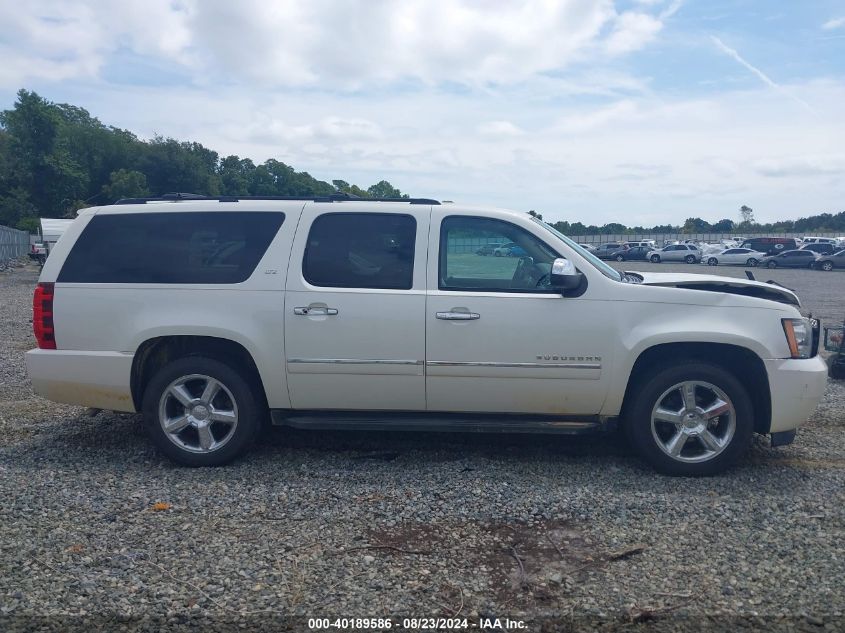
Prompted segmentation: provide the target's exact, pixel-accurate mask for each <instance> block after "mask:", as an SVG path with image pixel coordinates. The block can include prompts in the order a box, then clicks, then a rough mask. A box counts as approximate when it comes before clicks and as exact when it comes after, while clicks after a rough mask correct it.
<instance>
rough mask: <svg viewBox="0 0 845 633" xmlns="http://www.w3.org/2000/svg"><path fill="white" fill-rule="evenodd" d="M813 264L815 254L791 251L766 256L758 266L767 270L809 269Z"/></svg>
mask: <svg viewBox="0 0 845 633" xmlns="http://www.w3.org/2000/svg"><path fill="white" fill-rule="evenodd" d="M815 263H816V253H814V252H813V251H801V250H793V251H786V252H785V253H780V254H779V255H766V256H765V257H764V258H763V259H761V260H760V263H759V264H758V265H759V266H766V267H767V268H810V267H811V266H812V265H814V264H815Z"/></svg>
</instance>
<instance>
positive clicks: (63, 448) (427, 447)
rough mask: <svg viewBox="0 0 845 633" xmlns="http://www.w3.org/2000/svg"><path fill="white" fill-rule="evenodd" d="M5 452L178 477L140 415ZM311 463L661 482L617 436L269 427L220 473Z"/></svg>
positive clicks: (87, 420)
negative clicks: (487, 468)
mask: <svg viewBox="0 0 845 633" xmlns="http://www.w3.org/2000/svg"><path fill="white" fill-rule="evenodd" d="M783 450H784V449H778V450H774V449H771V448H770V447H769V446H768V441H767V440H764V439H762V438H755V440H754V442H753V446H752V448H751V450H750V452H749V455H747V456H746V457H745V458H744V459H742V460H741V461H740V464H739V465H738V466H737V467H735V468H734V469H732V470H731V471H729V472H728V473H726V474H725V475H723V476H725V477H731V476H732V475H731V473H736V472H738V471H740V470H747V469H765V468H773V467H776V466H778V465H780V464H783V465H789V463H790V460H789V458H788V456H787V455H785V454H784V453H783ZM0 451H2V452H4V453H7V454H15V455H17V456H18V457H19V458H24V459H23V460H21V459H16V461H17V462H18V463H19V464H20V463H22V462H32V463H34V464H35V465H37V466H38V467H43V465H44V463H45V462H50V463H52V464H53V465H55V466H58V467H61V466H69V465H76V466H78V465H80V464H85V465H86V466H87V467H94V468H104V469H109V468H121V469H124V470H132V469H138V468H141V469H149V468H150V467H154V468H156V469H157V470H158V469H162V470H168V469H180V470H181V467H179V466H176V465H174V464H172V463H171V462H170V461H169V460H168V459H167V458H166V457H164V456H163V455H161V454H160V453H159V452H158V451H157V450H156V449H155V447H154V446H153V444H152V442H151V441H150V440H149V438H148V437H147V435H146V432H145V430H144V427H143V422H142V418H141V416H140V415H137V414H132V415H130V414H115V413H111V412H103V413H100V414H99V415H97V416H95V417H88V416H86V415H75V416H74V415H71V416H68V417H64V418H60V419H55V418H52V419H40V420H33V421H31V422H28V423H27V424H26V425H25V426H24V427H23V428H22V429H21V432H20V434H19V435H18V437H17V441H14V442H11V443H7V444H6V445H5V446H0ZM303 462H308V463H309V465H310V466H309V467H310V468H316V469H319V468H321V466H320V464H319V462H325V464H324V465H323V466H324V467H325V468H331V469H332V470H336V469H337V468H338V466H339V465H344V466H348V467H351V468H354V469H356V470H360V469H362V468H363V469H367V468H368V466H367V465H369V467H371V468H372V469H373V470H379V469H381V468H384V467H387V468H394V469H396V470H397V471H401V470H402V469H404V468H406V467H408V466H409V465H413V466H414V467H415V468H417V467H422V468H424V467H426V465H432V466H435V465H438V464H449V463H452V464H456V465H463V466H464V467H465V468H466V469H469V470H474V469H475V467H477V466H478V465H479V464H484V463H498V464H499V465H500V466H503V467H507V466H506V465H507V464H514V465H515V467H518V466H516V465H520V464H521V465H525V464H532V465H536V466H543V465H551V464H554V465H556V466H563V467H567V468H569V469H575V470H577V471H581V470H583V473H584V474H585V475H586V476H589V472H590V471H592V470H594V469H609V470H625V471H628V472H629V473H631V474H639V475H644V476H647V477H653V476H656V475H655V473H654V472H653V471H652V470H651V469H650V468H649V467H648V466H647V465H646V464H644V463H643V462H642V461H641V460H640V459H639V458H638V457H637V455H636V454H634V452H633V450H632V449H631V448H630V446H629V445H628V443H627V441H626V440H625V438H624V436H623V434H622V433H620V432H614V433H608V434H601V435H590V436H569V435H543V434H515V433H508V434H484V433H435V432H407V433H406V432H399V431H394V432H375V431H324V430H321V431H305V430H299V429H292V428H282V427H269V428H267V429H266V430H265V431H264V432H263V433H262V434H261V436H260V437H259V439H258V441H257V442H256V445H255V446H254V447H253V448H252V450H251V451H250V453H249V454H248V455H247V456H245V457H244V458H242V459H239V460H236V461H235V462H234V463H233V464H232V465H230V466H228V467H223V468H222V469H197V470H200V471H205V472H209V471H214V470H217V471H218V472H219V473H221V476H223V475H224V474H225V473H226V471H227V469H233V468H234V469H237V468H238V467H239V466H246V467H249V468H250V469H256V468H257V469H259V470H267V471H278V470H279V469H284V468H288V467H290V466H291V465H292V464H301V463H303Z"/></svg>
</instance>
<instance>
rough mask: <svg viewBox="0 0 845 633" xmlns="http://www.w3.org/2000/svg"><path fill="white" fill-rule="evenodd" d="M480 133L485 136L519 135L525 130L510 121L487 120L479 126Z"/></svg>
mask: <svg viewBox="0 0 845 633" xmlns="http://www.w3.org/2000/svg"><path fill="white" fill-rule="evenodd" d="M478 133H479V134H481V135H483V136H491V137H495V138H498V137H502V136H519V135H521V134H523V131H522V130H521V129H520V128H519V127H517V126H516V125H514V124H513V123H511V122H510V121H487V122H486V123H481V124H479V126H478Z"/></svg>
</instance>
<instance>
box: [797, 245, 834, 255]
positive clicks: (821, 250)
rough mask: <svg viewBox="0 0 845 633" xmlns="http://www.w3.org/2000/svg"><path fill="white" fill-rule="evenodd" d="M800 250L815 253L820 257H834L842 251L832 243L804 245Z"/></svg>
mask: <svg viewBox="0 0 845 633" xmlns="http://www.w3.org/2000/svg"><path fill="white" fill-rule="evenodd" d="M798 250H801V251H813V252H814V253H818V254H819V255H832V254H833V253H835V252H837V251H838V250H840V249H839V248H838V247H837V246H836V244H832V243H831V242H810V243H809V244H804V246H802V247H801V248H799V249H798Z"/></svg>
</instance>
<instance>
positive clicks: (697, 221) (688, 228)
mask: <svg viewBox="0 0 845 633" xmlns="http://www.w3.org/2000/svg"><path fill="white" fill-rule="evenodd" d="M712 230H713V227H712V226H710V223H709V222H707V221H706V220H702V219H701V218H687V219H686V221H685V222H684V226H683V227H682V228H681V231H683V232H684V233H709V232H710V231H712Z"/></svg>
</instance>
